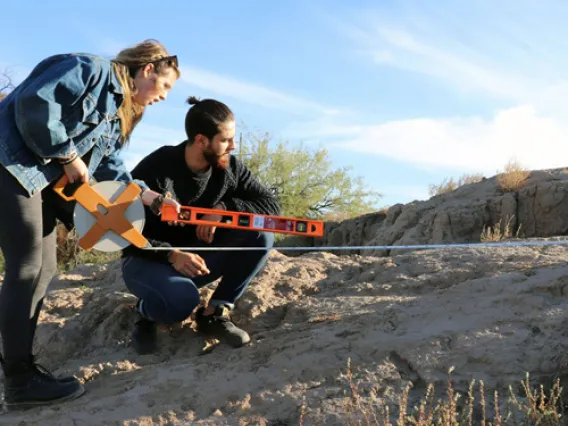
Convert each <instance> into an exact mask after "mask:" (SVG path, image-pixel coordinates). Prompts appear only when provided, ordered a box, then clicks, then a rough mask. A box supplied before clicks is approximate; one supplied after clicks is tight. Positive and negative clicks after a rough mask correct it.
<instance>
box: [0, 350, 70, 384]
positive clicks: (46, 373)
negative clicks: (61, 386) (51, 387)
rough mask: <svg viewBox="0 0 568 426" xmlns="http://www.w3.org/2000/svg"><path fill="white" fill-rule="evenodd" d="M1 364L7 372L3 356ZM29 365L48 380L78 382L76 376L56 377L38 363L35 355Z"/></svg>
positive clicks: (0, 357) (0, 359) (0, 360)
mask: <svg viewBox="0 0 568 426" xmlns="http://www.w3.org/2000/svg"><path fill="white" fill-rule="evenodd" d="M0 364H1V365H2V369H3V370H5V369H6V368H5V365H4V358H2V356H1V355H0ZM29 364H30V365H32V367H33V368H35V370H36V373H37V374H39V375H42V376H44V377H45V378H46V379H50V380H55V381H56V382H61V383H69V382H78V380H77V378H76V377H75V376H63V377H55V376H54V375H53V374H52V373H51V372H50V371H48V370H47V368H45V367H44V366H43V365H40V364H38V363H36V362H35V358H34V356H33V355H32V356H31V357H30V361H29Z"/></svg>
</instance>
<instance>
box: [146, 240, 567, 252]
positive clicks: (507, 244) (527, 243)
mask: <svg viewBox="0 0 568 426" xmlns="http://www.w3.org/2000/svg"><path fill="white" fill-rule="evenodd" d="M557 245H568V240H556V241H509V242H501V241H499V242H486V243H463V244H423V245H420V244H418V245H404V246H314V247H278V246H272V247H268V248H266V247H145V248H144V250H158V251H163V250H182V251H258V250H282V251H331V250H401V249H405V250H409V249H410V250H420V249H453V248H482V247H519V246H557Z"/></svg>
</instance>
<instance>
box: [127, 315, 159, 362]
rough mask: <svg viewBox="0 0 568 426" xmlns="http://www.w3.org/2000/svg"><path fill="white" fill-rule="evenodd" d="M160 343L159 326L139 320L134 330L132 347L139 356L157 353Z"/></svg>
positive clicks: (143, 319) (148, 321)
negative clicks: (158, 342) (158, 343)
mask: <svg viewBox="0 0 568 426" xmlns="http://www.w3.org/2000/svg"><path fill="white" fill-rule="evenodd" d="M157 341H158V331H157V326H156V323H155V322H154V321H151V320H149V319H146V318H141V319H139V320H138V321H137V322H136V324H134V329H133V330H132V346H133V347H134V350H135V351H136V352H137V353H138V354H139V355H147V354H151V353H153V352H155V351H156V348H157V346H158V345H157Z"/></svg>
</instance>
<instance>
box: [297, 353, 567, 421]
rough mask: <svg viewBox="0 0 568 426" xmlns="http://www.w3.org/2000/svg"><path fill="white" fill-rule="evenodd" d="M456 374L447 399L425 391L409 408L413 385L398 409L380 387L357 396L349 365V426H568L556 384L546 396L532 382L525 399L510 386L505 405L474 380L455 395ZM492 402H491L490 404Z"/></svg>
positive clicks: (525, 384) (403, 392) (448, 385)
mask: <svg viewBox="0 0 568 426" xmlns="http://www.w3.org/2000/svg"><path fill="white" fill-rule="evenodd" d="M452 371H453V368H450V370H449V372H448V379H447V382H446V389H445V392H444V393H443V396H441V397H439V398H436V397H435V389H434V385H432V384H430V385H428V386H427V388H426V392H425V395H424V396H423V397H422V398H420V400H419V402H418V404H417V405H415V406H412V403H411V402H410V399H411V397H410V391H411V388H412V386H410V385H408V386H406V387H405V388H404V389H402V390H401V391H400V393H399V394H398V395H396V396H395V400H396V401H397V402H396V403H395V404H393V405H394V406H389V405H388V404H387V403H385V402H384V400H383V399H381V398H379V397H378V393H379V390H380V389H379V387H378V386H377V387H376V388H374V389H373V390H371V392H370V393H369V395H368V396H363V395H361V393H360V392H359V390H358V386H357V383H356V382H355V380H354V378H353V375H352V372H351V362H350V360H349V361H348V363H347V374H346V375H347V380H348V384H349V391H348V397H347V398H346V402H345V406H344V407H345V412H346V415H345V419H344V424H346V425H349V426H395V425H396V426H434V425H435V426H458V425H467V426H474V425H475V426H477V425H481V426H504V425H507V426H514V425H515V426H516V425H519V426H520V425H527V426H528V425H533V426H560V425H563V424H564V418H563V412H564V406H563V402H562V398H561V396H562V387H561V386H560V381H559V380H557V381H556V382H555V383H554V385H553V386H552V389H551V390H550V392H549V393H548V394H547V393H546V392H545V391H544V388H543V386H542V385H541V386H538V387H536V388H535V387H533V386H531V383H530V380H529V374H527V375H526V380H523V381H521V386H522V389H523V393H524V396H522V397H521V396H517V395H515V393H514V391H513V388H512V386H509V388H508V390H509V397H508V398H507V399H506V401H505V402H504V403H503V402H502V400H501V397H500V396H499V393H498V391H496V390H495V391H493V392H492V393H489V394H487V392H486V390H485V386H484V383H483V381H479V383H478V385H477V386H476V381H475V380H472V381H471V382H470V383H469V387H468V392H467V395H463V394H461V393H459V392H457V391H456V389H455V387H454V385H453V383H452V377H451V374H452ZM488 397H489V398H488ZM306 412H307V406H306V402H305V400H304V401H303V403H302V406H301V412H300V424H304V422H305V421H306V419H307V418H306Z"/></svg>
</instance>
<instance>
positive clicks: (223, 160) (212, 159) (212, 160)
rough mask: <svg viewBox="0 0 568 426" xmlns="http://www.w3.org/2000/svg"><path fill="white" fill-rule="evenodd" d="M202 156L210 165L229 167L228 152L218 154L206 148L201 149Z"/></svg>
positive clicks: (221, 167)
mask: <svg viewBox="0 0 568 426" xmlns="http://www.w3.org/2000/svg"><path fill="white" fill-rule="evenodd" d="M203 157H205V160H207V162H208V163H209V164H210V165H211V166H213V167H215V168H217V169H226V168H227V167H229V163H230V158H231V155H230V154H229V153H225V154H222V155H218V154H215V153H214V152H213V151H211V150H206V151H203Z"/></svg>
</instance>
